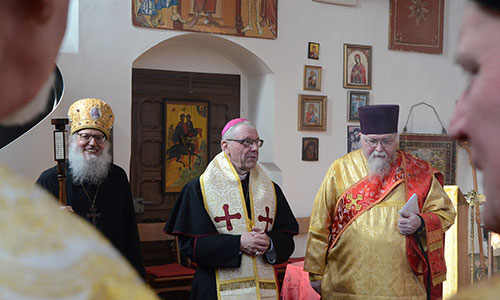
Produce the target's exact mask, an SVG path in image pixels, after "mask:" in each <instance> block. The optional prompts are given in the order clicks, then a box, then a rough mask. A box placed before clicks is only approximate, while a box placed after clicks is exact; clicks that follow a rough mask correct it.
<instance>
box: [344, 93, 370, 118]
mask: <svg viewBox="0 0 500 300" xmlns="http://www.w3.org/2000/svg"><path fill="white" fill-rule="evenodd" d="M369 104H370V92H359V91H349V92H348V93H347V122H358V121H359V114H358V108H360V107H361V106H365V105H369Z"/></svg>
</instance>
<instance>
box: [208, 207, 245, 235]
mask: <svg viewBox="0 0 500 300" xmlns="http://www.w3.org/2000/svg"><path fill="white" fill-rule="evenodd" d="M222 209H223V210H224V215H225V216H223V217H215V218H214V220H215V222H217V223H219V222H221V221H226V226H227V230H228V231H231V230H233V225H232V224H231V219H240V218H241V214H240V213H235V214H234V215H231V214H229V205H227V204H224V206H222Z"/></svg>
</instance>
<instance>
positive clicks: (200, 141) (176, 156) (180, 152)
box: [163, 99, 209, 193]
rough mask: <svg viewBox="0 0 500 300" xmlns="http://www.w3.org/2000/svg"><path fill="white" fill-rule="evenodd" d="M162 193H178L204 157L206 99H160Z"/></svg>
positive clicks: (204, 163)
mask: <svg viewBox="0 0 500 300" xmlns="http://www.w3.org/2000/svg"><path fill="white" fill-rule="evenodd" d="M163 109H164V111H163V113H164V127H163V130H164V138H163V144H164V147H163V148H164V155H163V160H164V163H163V179H164V180H163V182H164V192H166V193H170V192H180V191H181V189H182V187H183V186H184V185H185V184H186V183H188V182H189V181H190V180H192V179H194V178H196V177H198V176H200V175H201V174H202V173H203V171H205V168H206V166H207V160H208V153H209V152H208V146H209V143H208V133H209V132H208V128H209V127H208V124H209V123H208V116H209V113H208V102H191V101H189V102H187V101H181V100H170V99H164V108H163Z"/></svg>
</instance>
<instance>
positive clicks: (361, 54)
mask: <svg viewBox="0 0 500 300" xmlns="http://www.w3.org/2000/svg"><path fill="white" fill-rule="evenodd" d="M344 88H351V89H352V88H354V89H367V90H370V89H371V88H372V46H364V45H350V44H344Z"/></svg>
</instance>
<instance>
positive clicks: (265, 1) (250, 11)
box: [132, 0, 278, 39]
mask: <svg viewBox="0 0 500 300" xmlns="http://www.w3.org/2000/svg"><path fill="white" fill-rule="evenodd" d="M277 12H278V0H231V1H224V0H132V23H133V25H134V26H138V27H150V28H158V29H173V30H181V31H195V32H208V33H218V34H228V35H236V36H243V37H255V38H266V39H275V38H276V37H277V36H278V15H277Z"/></svg>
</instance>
